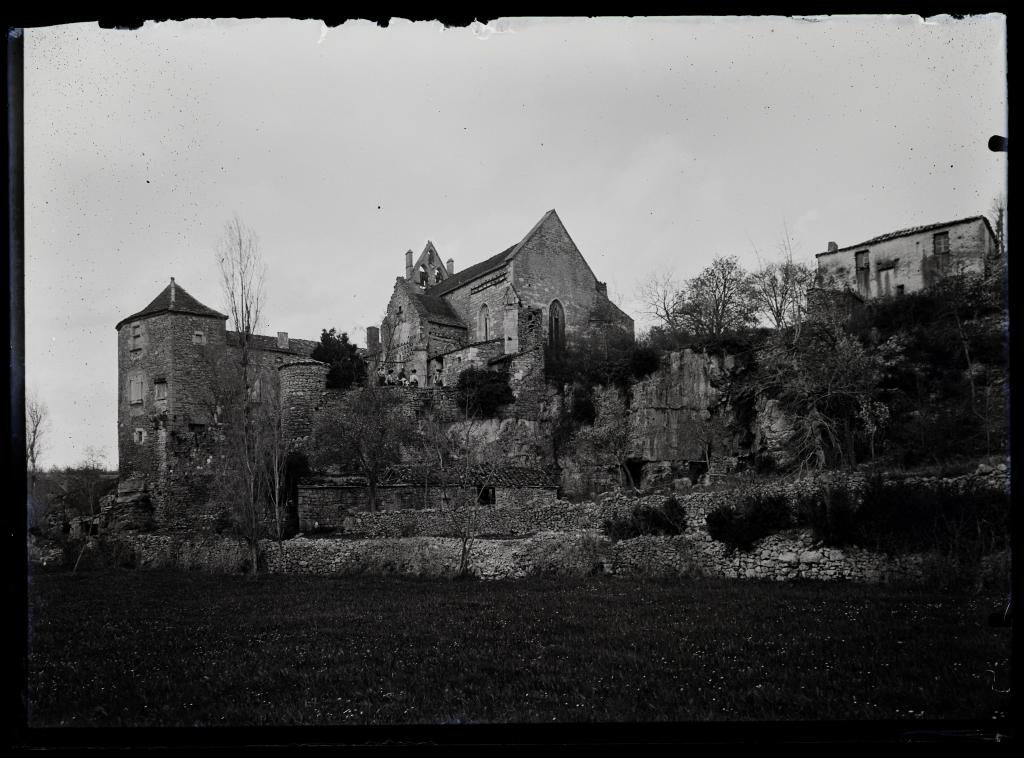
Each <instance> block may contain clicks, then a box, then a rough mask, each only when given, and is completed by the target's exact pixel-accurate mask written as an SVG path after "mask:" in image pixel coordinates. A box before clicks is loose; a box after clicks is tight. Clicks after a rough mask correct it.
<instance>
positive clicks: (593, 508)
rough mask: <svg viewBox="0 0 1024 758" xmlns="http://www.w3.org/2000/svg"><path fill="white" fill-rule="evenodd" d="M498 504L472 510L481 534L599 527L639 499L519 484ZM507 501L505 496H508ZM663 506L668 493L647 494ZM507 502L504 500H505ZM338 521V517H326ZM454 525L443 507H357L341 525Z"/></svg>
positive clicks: (353, 532)
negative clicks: (583, 498)
mask: <svg viewBox="0 0 1024 758" xmlns="http://www.w3.org/2000/svg"><path fill="white" fill-rule="evenodd" d="M496 494H497V495H498V496H499V497H498V504H495V505H482V506H479V507H476V508H473V509H471V511H472V512H473V518H474V519H475V523H476V524H477V529H476V531H477V533H478V534H482V535H488V536H491V537H502V538H514V537H525V536H528V535H531V534H534V533H535V532H542V531H573V530H578V529H599V528H600V527H601V525H602V524H603V523H604V521H605V520H606V519H609V518H611V517H612V516H613V515H625V514H628V513H629V512H630V511H632V509H633V506H634V504H635V501H622V502H618V501H615V502H607V503H568V502H566V501H564V500H555V499H554V497H553V492H552V491H551V490H543V489H535V490H533V489H526V488H523V489H519V490H517V491H516V492H514V493H513V492H511V491H507V492H506V491H503V492H499V493H496ZM506 496H507V497H508V500H507V501H504V498H505V497H506ZM647 500H648V501H649V502H650V503H651V504H657V505H661V504H662V503H663V502H664V501H665V497H664V496H663V495H662V496H654V497H651V498H648V499H647ZM503 501H504V502H503ZM323 523H325V524H326V523H333V522H326V521H325V522H323ZM452 530H453V522H452V512H451V511H450V510H447V509H441V508H422V509H418V510H391V511H383V510H382V511H378V512H376V513H371V512H369V511H352V512H349V513H347V514H346V515H345V516H344V517H343V518H342V519H341V523H340V525H339V530H338V533H339V534H341V535H344V536H346V537H363V538H368V539H386V538H391V537H410V536H420V537H440V536H444V535H447V534H451V533H452Z"/></svg>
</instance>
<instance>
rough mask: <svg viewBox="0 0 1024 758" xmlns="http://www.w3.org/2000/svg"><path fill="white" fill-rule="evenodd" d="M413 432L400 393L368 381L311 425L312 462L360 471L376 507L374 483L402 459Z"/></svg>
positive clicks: (373, 508) (375, 485)
mask: <svg viewBox="0 0 1024 758" xmlns="http://www.w3.org/2000/svg"><path fill="white" fill-rule="evenodd" d="M413 433H414V432H413V423H412V419H411V418H410V417H409V416H408V414H407V413H406V411H405V409H404V408H403V404H402V398H401V397H400V396H399V395H398V394H397V393H395V392H394V390H393V388H390V387H380V386H378V385H375V384H373V383H372V382H370V383H368V384H367V385H366V386H365V387H358V388H356V389H354V390H352V391H350V392H348V393H346V394H345V396H344V397H342V398H341V402H340V406H339V407H338V409H337V410H336V411H335V412H334V413H328V414H324V415H323V416H322V417H321V419H320V421H319V423H318V424H317V426H316V428H315V429H314V431H313V440H312V445H311V452H312V463H313V465H314V466H315V467H316V468H318V469H321V470H322V469H326V468H328V467H332V466H337V467H339V468H340V469H342V470H352V469H354V470H356V471H358V472H359V473H360V474H362V475H363V476H365V477H366V480H367V485H368V486H369V491H370V492H369V494H370V510H371V511H376V510H377V506H378V502H377V485H378V483H379V482H380V481H381V477H382V476H383V475H384V473H385V472H386V471H387V469H388V468H389V467H390V466H392V465H393V464H395V463H397V462H398V461H399V460H400V459H401V454H402V447H403V445H408V444H409V442H410V441H411V439H412V435H413Z"/></svg>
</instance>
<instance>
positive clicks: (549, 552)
mask: <svg viewBox="0 0 1024 758" xmlns="http://www.w3.org/2000/svg"><path fill="white" fill-rule="evenodd" d="M107 539H108V540H109V543H110V544H111V545H113V546H116V548H117V554H119V555H122V556H126V555H128V554H129V553H130V554H132V555H133V556H134V563H135V565H136V566H137V567H138V568H174V569H179V570H205V571H211V572H214V573H241V572H244V571H245V570H246V562H247V560H248V556H247V551H246V549H245V548H244V546H243V545H242V543H241V542H239V541H236V540H231V539H224V538H210V539H205V540H201V539H197V538H175V537H172V536H168V535H138V534H137V535H130V534H125V535H117V536H113V537H108V538H107ZM808 539H809V538H808V537H806V536H803V535H799V534H796V533H792V534H787V535H776V536H774V537H771V538H768V539H767V540H765V543H764V544H763V545H762V546H760V547H759V548H758V549H756V550H755V551H753V552H752V553H748V554H738V553H734V554H732V555H728V554H726V553H725V551H724V549H723V548H722V547H721V546H720V545H717V544H716V543H711V542H708V541H707V540H706V539H705V538H704V537H701V536H700V535H699V534H692V535H691V534H685V535H681V536H678V537H640V538H637V539H632V540H625V541H622V542H618V543H614V544H612V543H610V542H609V541H608V540H607V538H604V537H602V536H600V535H599V534H597V533H596V532H594V531H592V530H571V531H558V532H550V531H546V532H539V533H537V534H535V535H533V536H531V537H525V538H522V539H512V540H495V539H477V540H476V541H475V542H474V544H473V548H472V552H471V554H470V569H471V571H472V573H473V574H475V575H476V576H478V577H480V578H481V579H499V580H500V579H519V578H523V577H526V576H534V575H561V576H586V575H588V574H595V573H602V574H607V575H611V576H620V577H633V576H648V577H650V576H656V577H685V576H716V577H730V578H739V579H767V580H775V581H788V580H793V579H819V580H824V581H840V580H846V581H859V582H875V583H877V582H891V581H897V580H906V581H915V580H918V579H920V578H921V576H922V573H921V566H922V564H923V556H905V557H903V558H900V559H890V558H888V557H886V556H884V555H876V554H871V553H868V552H866V551H860V550H846V551H840V550H822V549H810V544H809V541H808ZM262 547H263V561H264V564H263V566H262V567H261V568H262V569H263V570H265V571H268V572H269V573H275V574H306V575H321V576H339V575H358V574H403V575H408V576H427V577H451V576H453V575H454V574H455V572H456V570H457V567H458V564H459V555H460V551H461V542H460V540H458V539H456V538H452V537H409V538H403V539H394V538H388V539H363V540H346V539H307V538H304V537H297V538H293V539H291V540H285V541H284V542H282V543H281V544H280V545H278V544H277V543H275V542H273V541H270V540H265V541H264V542H263V544H262Z"/></svg>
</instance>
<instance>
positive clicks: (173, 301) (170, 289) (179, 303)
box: [114, 276, 228, 329]
mask: <svg viewBox="0 0 1024 758" xmlns="http://www.w3.org/2000/svg"><path fill="white" fill-rule="evenodd" d="M170 312H174V313H188V314H191V315H193V316H209V317H211V318H222V319H224V320H225V321H227V318H228V317H227V316H225V315H224V314H223V313H220V312H218V311H215V310H214V309H213V308H208V307H206V306H205V305H203V304H202V303H200V302H199V301H198V300H196V299H195V298H194V297H192V296H191V295H190V294H188V292H186V291H185V288H184V287H182V286H181V285H180V284H177V283H176V282H175V281H174V277H173V276H172V277H171V283H170V284H168V285H167V286H166V287H164V290H163V292H161V293H160V294H159V295H157V296H156V298H155V299H154V300H153V302H151V303H150V304H149V305H147V306H146V307H145V308H143V309H142V310H141V311H139V312H138V313H133V314H132V315H131V316H128V317H127V318H123V319H121V320H120V321H118V322H117V326H115V327H114V328H115V329H120V328H121V326H122V325H123V324H124V323H125V322H127V321H134V320H135V319H138V318H142V317H144V316H155V315H156V314H158V313H170Z"/></svg>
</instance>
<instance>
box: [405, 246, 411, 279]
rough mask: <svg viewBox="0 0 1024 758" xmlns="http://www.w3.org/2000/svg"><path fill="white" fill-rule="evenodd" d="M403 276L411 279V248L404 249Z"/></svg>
mask: <svg viewBox="0 0 1024 758" xmlns="http://www.w3.org/2000/svg"><path fill="white" fill-rule="evenodd" d="M405 278H406V279H408V280H409V281H410V282H411V281H412V250H406V251H405Z"/></svg>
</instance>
